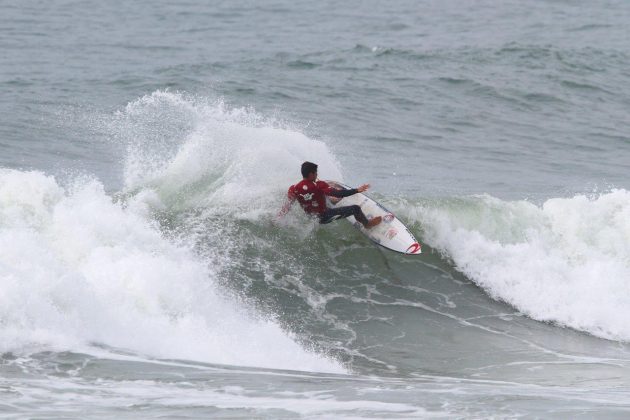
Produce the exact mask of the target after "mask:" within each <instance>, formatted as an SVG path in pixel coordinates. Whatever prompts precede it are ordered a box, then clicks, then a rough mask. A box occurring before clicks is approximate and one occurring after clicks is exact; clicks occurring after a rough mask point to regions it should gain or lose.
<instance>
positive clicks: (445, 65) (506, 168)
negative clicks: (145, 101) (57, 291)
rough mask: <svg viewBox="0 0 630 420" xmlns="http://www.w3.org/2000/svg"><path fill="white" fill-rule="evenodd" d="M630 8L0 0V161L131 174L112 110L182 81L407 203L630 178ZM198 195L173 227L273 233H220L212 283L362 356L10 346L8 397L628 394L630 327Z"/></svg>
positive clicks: (181, 124) (363, 401)
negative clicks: (547, 316)
mask: <svg viewBox="0 0 630 420" xmlns="http://www.w3.org/2000/svg"><path fill="white" fill-rule="evenodd" d="M629 21H630V4H628V3H626V2H623V1H607V2H591V3H586V2H584V3H576V2H565V1H535V2H515V1H509V2H501V3H498V2H491V1H478V2H466V3H462V2H455V1H447V2H444V1H441V2H427V3H420V4H418V3H417V2H405V1H400V2H395V3H393V4H390V3H389V2H376V1H374V2H343V3H338V2H254V1H252V2H239V3H236V2H207V3H206V2H177V3H172V4H168V3H166V2H142V1H138V2H123V1H109V2H72V1H57V2H34V1H32V2H31V1H25V2H18V1H15V2H11V1H8V2H3V3H2V4H0V51H2V54H0V92H1V93H2V95H0V151H1V153H0V166H2V167H5V168H16V169H21V170H29V169H36V170H40V171H43V172H45V173H47V174H52V175H55V176H57V177H58V179H59V180H60V181H59V182H60V183H62V182H64V180H67V179H72V178H73V177H74V176H76V174H77V173H84V174H92V175H95V176H96V177H97V178H98V179H99V180H101V181H102V182H103V183H104V185H105V188H106V190H107V191H110V192H111V193H112V194H115V193H117V192H118V191H120V190H121V189H122V187H123V183H124V181H125V180H124V171H123V164H124V161H125V154H126V153H127V150H126V149H125V147H124V144H122V143H121V142H120V141H118V140H120V139H118V138H117V135H123V136H124V134H120V133H119V132H116V131H115V130H114V132H115V133H117V134H116V135H114V134H112V132H113V131H112V127H111V125H112V120H114V121H116V118H115V117H112V116H115V115H117V112H120V111H121V110H124V109H125V106H126V105H127V104H128V103H134V102H135V101H137V100H138V98H141V97H143V96H144V95H151V94H153V93H154V92H156V91H164V90H165V89H168V90H169V91H170V92H178V91H181V92H186V94H187V95H192V96H195V97H201V98H210V100H214V99H217V98H222V99H223V101H224V102H225V103H226V104H227V106H228V107H233V108H236V107H241V106H244V107H247V106H250V107H252V108H253V109H254V110H255V112H256V113H258V114H260V115H263V116H266V117H276V118H278V119H279V120H282V121H285V122H287V124H289V125H293V126H295V127H297V129H298V130H299V131H302V132H303V133H305V134H306V135H307V136H308V137H310V138H314V139H322V140H323V141H324V142H325V143H326V144H327V146H328V147H329V148H330V149H331V150H332V151H333V154H334V157H335V158H336V159H337V161H338V162H339V164H340V167H341V170H342V171H343V174H344V175H345V179H346V180H347V181H348V182H349V183H351V184H354V183H359V182H364V181H365V182H371V183H372V184H373V190H374V192H375V194H377V195H380V196H381V197H383V198H385V197H388V198H389V199H390V200H391V198H392V197H397V198H400V199H401V200H403V204H402V205H398V206H397V205H396V204H395V202H394V201H390V203H391V204H390V205H392V206H397V207H396V209H397V210H400V211H401V212H402V211H404V208H406V207H414V206H417V205H418V202H420V203H422V200H424V199H425V198H426V197H438V198H447V199H448V198H452V197H460V196H469V195H472V194H489V195H491V196H494V197H499V198H502V199H523V198H533V199H534V201H544V200H546V199H548V198H553V197H571V196H573V194H575V193H581V192H590V191H592V190H593V189H598V190H607V189H608V188H610V187H617V188H620V189H628V187H629V185H628V177H627V173H628V157H629V156H630V154H629V151H630V150H629V149H630V136H629V135H628V128H629V125H630V124H629V122H628V121H629V120H628V117H627V111H628V109H630V83H629V82H630V70H628V69H630V50H629V45H630V27H629V26H628V22H629ZM158 111H159V112H156V113H155V114H152V115H151V118H152V119H153V120H154V121H153V122H154V123H155V124H154V126H155V127H158V128H159V129H163V128H165V127H166V129H168V128H169V127H175V128H172V132H168V133H167V134H164V132H158V133H153V132H151V130H150V127H152V125H151V121H149V120H148V121H143V124H145V125H144V126H143V127H144V130H143V131H142V130H141V131H140V135H144V136H147V137H148V138H152V136H154V137H155V138H159V137H160V136H161V135H170V134H172V133H176V132H177V131H178V130H181V131H186V130H187V129H188V128H187V124H188V122H187V121H188V120H187V119H186V118H188V117H187V114H186V113H185V112H183V111H182V112H181V119H179V120H177V116H178V115H180V114H178V112H180V111H177V112H175V111H172V110H170V109H167V110H158ZM123 113H124V111H123ZM173 120H176V123H173V124H171V123H172V122H173ZM104 121H105V122H104ZM164 121H166V123H164ZM147 127H148V128H147ZM136 134H137V133H134V135H136ZM125 140H129V139H128V138H126V139H125ZM140 140H141V139H140ZM263 164H264V162H263ZM260 170H261V171H265V168H264V167H261V168H260ZM296 174H297V170H296ZM175 181H176V180H175ZM277 188H278V190H282V189H284V188H286V186H285V185H279V186H277ZM186 194H189V193H186ZM193 195H194V194H193ZM177 197H179V196H177ZM185 197H186V198H188V197H189V195H185ZM171 198H172V197H171ZM174 201H176V200H175V199H174ZM198 203H202V201H201V200H199V201H198ZM199 206H200V207H201V206H202V205H201V204H199ZM467 208H468V207H467ZM196 210H198V209H194V211H189V210H187V211H181V210H180V209H179V207H178V206H176V205H174V206H173V207H172V208H167V209H166V210H164V214H162V215H161V218H159V219H158V220H159V222H160V223H161V226H162V228H163V229H164V230H165V231H166V232H167V233H166V234H165V235H167V236H168V234H169V229H171V228H172V226H175V227H177V228H178V229H180V230H177V229H175V231H177V232H178V234H180V233H181V231H183V232H184V233H183V234H184V235H186V234H187V233H190V232H191V231H194V232H203V233H201V234H199V236H194V239H195V241H197V242H196V245H197V249H198V250H199V254H200V255H202V256H205V257H206V258H208V261H209V264H217V261H218V257H217V255H216V250H210V251H208V250H205V249H204V244H207V243H215V242H213V241H217V242H218V241H219V240H220V238H226V237H228V238H229V239H230V240H231V241H233V242H237V243H256V244H258V246H257V247H252V248H253V249H249V248H244V247H243V248H239V247H237V248H235V249H229V250H227V251H226V254H227V258H228V261H229V263H227V264H225V265H223V266H221V270H220V280H219V284H221V285H222V286H224V287H226V288H229V289H231V290H233V291H234V292H235V293H236V294H238V295H244V296H245V297H246V299H245V300H246V301H247V302H248V303H249V304H250V305H251V306H252V307H255V308H256V310H258V311H261V312H263V313H272V314H274V316H276V317H277V318H278V319H279V322H280V323H281V324H282V325H283V326H284V327H285V328H286V329H287V330H289V331H292V332H293V333H295V334H297V335H298V337H300V339H301V340H302V342H304V343H305V344H304V345H305V346H313V347H315V348H317V349H320V350H321V351H324V352H326V353H328V354H331V355H333V356H334V357H336V358H337V360H340V361H341V362H343V363H345V365H346V366H347V367H348V368H349V369H350V372H351V373H350V374H348V375H328V374H321V373H296V372H285V371H282V369H283V366H282V365H278V366H275V369H276V370H274V369H261V370H258V369H255V368H249V367H241V366H221V365H215V364H204V363H200V362H199V361H198V360H176V361H173V360H167V361H164V360H159V361H158V360H154V359H153V358H152V355H150V354H149V355H145V354H142V353H141V352H134V351H128V350H127V349H119V348H116V346H115V345H111V346H112V347H113V348H111V349H110V348H109V347H108V346H110V343H107V342H104V343H96V344H97V345H98V346H100V347H103V348H104V349H107V351H110V352H111V355H110V356H107V357H106V356H102V355H94V354H84V352H83V351H84V349H83V348H81V349H76V348H67V349H63V350H65V351H61V350H58V349H55V350H46V349H44V350H43V351H39V352H35V353H25V352H22V353H21V352H20V349H15V350H14V351H10V352H7V353H5V354H4V355H3V357H2V365H1V368H0V372H1V375H2V378H1V380H2V383H0V404H1V405H0V407H2V409H4V411H5V412H6V413H8V414H7V418H11V417H10V416H13V417H15V418H20V417H24V416H39V417H82V418H85V417H94V418H110V417H112V416H118V417H128V418H139V417H151V416H167V417H172V416H177V415H187V416H190V417H193V418H207V417H210V416H217V417H229V416H234V417H269V418H281V417H287V418H292V417H299V416H323V417H326V416H328V417H342V416H355V417H396V416H397V417H414V418H417V417H423V416H429V415H436V416H451V417H452V416H456V417H457V416H459V417H488V416H499V417H517V416H527V415H529V416H532V417H539V416H540V417H546V416H550V417H554V416H555V417H557V416H567V417H572V418H577V417H580V416H582V417H593V416H601V415H607V416H609V417H613V416H618V417H619V418H622V417H625V416H627V414H628V409H629V406H630V401H629V400H628V397H627V395H628V379H629V374H630V370H629V366H630V354H629V349H628V347H627V345H626V344H624V342H620V341H614V340H610V341H609V340H603V339H601V338H596V337H594V336H592V335H588V334H585V333H583V332H578V331H575V330H573V329H570V328H562V327H560V326H555V325H553V324H552V323H542V322H538V321H534V320H532V319H530V318H528V317H526V316H524V315H523V314H522V313H520V312H519V311H517V310H515V309H514V308H513V307H511V306H509V305H507V304H504V303H501V302H498V301H497V300H495V299H492V298H491V297H490V296H488V295H487V294H486V293H485V292H484V291H483V290H482V289H480V288H479V287H477V286H476V285H475V284H473V283H472V282H471V281H470V280H469V279H467V278H466V277H465V276H464V275H462V274H461V273H460V272H459V270H457V269H456V268H455V267H454V265H453V264H452V263H451V262H450V261H449V259H448V256H447V257H443V256H441V255H439V254H438V253H431V250H430V249H429V248H428V247H427V248H426V249H425V250H426V256H423V257H422V260H418V261H410V260H408V259H404V258H402V257H400V256H397V255H391V254H385V257H383V256H382V255H381V254H380V253H379V252H378V251H377V250H376V249H374V248H373V247H372V246H371V245H370V244H369V243H365V242H359V244H355V243H354V241H353V240H350V239H339V237H343V238H353V236H352V235H353V232H352V229H350V228H349V227H348V226H344V225H339V226H336V227H335V228H333V229H336V230H320V231H317V232H315V233H310V234H308V235H310V236H307V238H308V240H306V241H304V240H299V239H296V236H297V234H295V233H294V232H293V231H290V232H289V233H283V232H281V233H279V234H278V233H277V232H276V231H275V230H273V229H268V228H265V227H262V228H261V227H258V226H256V224H252V223H250V222H249V221H247V220H245V221H244V220H243V219H242V218H241V217H236V216H235V215H234V214H235V213H236V211H234V214H233V213H231V212H228V214H227V215H226V216H224V218H220V217H219V218H217V217H216V215H214V214H213V215H211V216H212V217H208V216H207V215H202V216H199V215H198V214H196V213H195V211H196ZM270 211H271V210H270ZM191 220H192V222H191ZM164 221H166V222H164ZM409 223H410V224H411V227H412V230H413V231H414V233H415V234H416V235H418V236H420V235H422V234H423V232H424V227H423V226H422V223H421V222H419V221H417V220H415V221H410V222H409ZM182 226H183V227H182ZM225 226H227V227H225ZM222 229H223V230H222ZM291 232H293V233H291ZM191 236H193V235H191ZM354 238H355V239H356V237H354ZM261 244H262V245H261ZM244 250H246V251H247V252H248V258H243V257H239V255H241V254H242V253H243V251H244ZM296 255H297V256H301V255H310V256H311V257H310V258H307V259H306V261H301V260H300V258H298V257H296ZM221 258H226V255H223V254H222V255H221ZM383 258H385V260H383ZM261 267H264V269H263V270H262V271H261ZM287 267H288V268H287ZM392 267H394V269H392ZM291 269H297V271H299V273H300V275H301V276H300V278H299V279H294V278H292V277H291V276H288V275H287V271H290V270H291ZM9 298H13V299H19V298H20V297H19V296H16V297H12V296H10V297H9ZM25 303H26V302H25ZM627 314H628V313H621V314H620V316H625V315H627ZM17 328H18V331H19V326H18V327H17ZM100 347H99V348H100ZM103 351H105V350H103ZM112 355H115V356H116V357H114V356H112Z"/></svg>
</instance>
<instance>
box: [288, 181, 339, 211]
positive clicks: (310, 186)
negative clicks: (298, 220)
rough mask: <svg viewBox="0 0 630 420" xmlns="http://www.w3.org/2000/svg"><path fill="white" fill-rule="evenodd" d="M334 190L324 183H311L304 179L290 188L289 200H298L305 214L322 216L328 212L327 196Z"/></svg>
mask: <svg viewBox="0 0 630 420" xmlns="http://www.w3.org/2000/svg"><path fill="white" fill-rule="evenodd" d="M333 190H334V189H333V188H332V187H331V186H330V185H328V184H327V183H325V182H324V181H317V182H314V181H309V180H307V179H303V180H302V181H300V182H298V183H297V184H295V185H291V186H290V187H289V192H288V193H287V195H288V197H289V200H291V201H293V200H297V201H298V202H299V203H300V205H301V206H302V208H303V209H304V211H305V212H307V213H310V214H322V213H323V212H324V211H326V196H327V195H330V193H331V191H333Z"/></svg>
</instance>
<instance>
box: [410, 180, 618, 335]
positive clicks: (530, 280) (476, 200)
mask: <svg viewBox="0 0 630 420" xmlns="http://www.w3.org/2000/svg"><path fill="white" fill-rule="evenodd" d="M398 207H399V208H400V212H401V215H402V216H403V217H406V218H408V219H409V220H411V221H413V222H414V223H417V224H419V225H420V226H421V229H422V230H423V235H422V238H423V240H424V241H425V242H426V243H427V244H429V245H430V246H431V247H432V248H434V249H436V250H438V251H439V252H440V253H442V254H443V255H444V256H445V257H446V258H447V259H449V260H451V261H452V262H453V264H454V266H455V267H456V269H457V270H459V271H461V272H462V273H464V274H465V275H466V276H467V277H468V278H470V279H471V280H473V281H474V282H475V283H476V284H477V285H479V286H480V287H481V288H483V289H484V290H485V291H486V292H487V293H488V294H489V295H490V296H491V297H492V298H494V299H498V300H501V301H504V302H507V303H509V304H510V305H512V306H514V307H515V308H517V309H518V310H519V311H521V312H523V313H524V314H526V315H528V316H529V317H531V318H533V319H536V320H539V321H545V322H551V323H555V324H558V325H560V326H566V327H571V328H574V329H577V330H581V331H585V332H588V333H590V334H592V335H595V336H598V337H602V338H606V339H611V340H620V341H629V340H630V326H628V323H627V322H626V317H627V316H629V315H630V312H629V309H628V308H629V305H628V303H629V299H630V281H629V280H630V192H629V191H626V190H623V189H618V190H612V191H609V192H606V193H601V194H597V195H591V196H589V195H576V196H574V197H572V198H552V199H549V200H547V201H545V202H544V203H542V204H541V205H536V204H534V203H531V202H528V201H503V200H500V199H498V198H495V197H491V196H488V195H484V196H478V197H467V198H453V199H442V200H428V201H426V202H423V203H421V204H410V205H409V204H408V205H404V204H400V205H399V206H398Z"/></svg>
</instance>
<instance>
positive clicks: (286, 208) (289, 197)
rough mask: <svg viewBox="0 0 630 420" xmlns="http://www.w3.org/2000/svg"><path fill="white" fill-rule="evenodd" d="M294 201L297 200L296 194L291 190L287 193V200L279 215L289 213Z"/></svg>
mask: <svg viewBox="0 0 630 420" xmlns="http://www.w3.org/2000/svg"><path fill="white" fill-rule="evenodd" d="M294 201H295V195H294V194H293V192H292V191H291V190H289V192H288V193H287V200H286V201H285V202H284V205H283V206H282V208H281V209H280V211H279V212H278V217H283V216H284V215H285V214H287V213H288V212H289V210H291V206H292V205H293V202H294Z"/></svg>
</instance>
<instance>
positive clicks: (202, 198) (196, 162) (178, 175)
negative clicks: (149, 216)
mask: <svg viewBox="0 0 630 420" xmlns="http://www.w3.org/2000/svg"><path fill="white" fill-rule="evenodd" d="M156 115H159V117H160V118H159V120H156ZM115 123H116V127H117V128H118V129H120V127H124V135H121V136H123V137H124V139H123V141H124V142H125V143H126V144H127V148H128V151H129V152H128V154H127V158H126V162H125V181H126V185H125V187H126V189H127V190H136V189H138V188H142V189H148V188H154V189H155V190H156V191H157V193H158V195H159V196H160V198H161V200H162V201H164V202H166V203H168V205H169V206H173V207H175V208H185V207H189V206H190V207H205V208H211V209H215V210H217V211H219V210H220V211H222V212H224V211H230V212H238V213H239V214H240V215H241V216H243V215H247V214H248V213H253V214H254V215H255V214H258V211H259V210H260V209H266V210H268V211H277V208H278V205H279V203H278V201H279V198H280V197H279V194H285V193H286V189H287V188H288V186H289V185H291V184H293V183H295V182H296V181H298V180H299V179H301V175H300V171H299V168H300V164H301V163H302V162H304V161H306V160H309V161H313V162H316V163H317V164H318V165H319V173H320V175H321V176H324V177H326V178H328V179H337V180H342V174H341V172H340V170H339V165H338V163H337V161H336V159H335V158H334V156H333V154H332V153H331V152H330V150H329V149H328V147H327V145H326V144H325V143H323V142H322V141H319V140H316V139H312V138H310V137H308V136H306V135H304V134H303V133H301V132H300V131H299V130H296V129H294V128H292V127H290V126H288V125H287V124H286V123H283V122H281V121H278V120H274V119H265V118H262V117H260V116H259V115H258V114H256V113H255V112H254V111H253V110H251V109H247V108H229V107H227V106H226V105H225V104H224V103H223V102H221V101H220V100H218V101H209V100H208V99H206V98H199V97H190V96H186V95H183V94H181V93H174V92H168V91H157V92H154V93H153V94H151V95H147V96H145V97H143V98H140V99H138V100H137V101H134V102H132V103H130V104H129V105H127V107H126V108H125V109H124V110H123V111H122V112H121V113H119V115H118V116H117V119H116V121H115ZM156 125H157V126H158V129H157V130H156V128H155V126H156ZM174 125H176V126H177V125H179V128H177V129H174V128H173V126H174ZM162 126H164V127H163V129H161V128H160V127H162ZM156 132H157V134H155V133H156ZM164 133H168V135H164Z"/></svg>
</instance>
